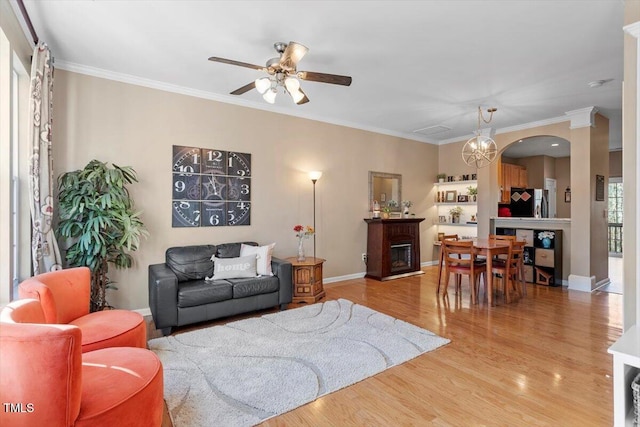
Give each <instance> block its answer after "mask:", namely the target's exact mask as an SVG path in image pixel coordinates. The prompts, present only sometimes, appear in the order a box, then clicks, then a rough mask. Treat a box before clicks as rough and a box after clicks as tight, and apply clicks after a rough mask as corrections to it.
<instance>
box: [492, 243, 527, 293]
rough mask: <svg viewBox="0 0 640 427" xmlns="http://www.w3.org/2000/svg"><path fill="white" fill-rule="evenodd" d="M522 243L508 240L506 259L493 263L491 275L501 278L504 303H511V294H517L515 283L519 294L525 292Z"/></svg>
mask: <svg viewBox="0 0 640 427" xmlns="http://www.w3.org/2000/svg"><path fill="white" fill-rule="evenodd" d="M524 244H525V243H524V242H519V241H516V240H509V252H508V255H507V258H506V259H504V260H502V259H500V260H495V261H494V262H493V265H492V268H491V273H492V274H499V275H500V276H502V280H501V282H502V289H503V292H504V299H505V302H506V303H510V302H511V292H512V291H514V292H518V289H517V286H516V283H517V282H520V284H521V293H522V294H523V295H524V292H526V284H525V283H524V274H523V263H522V260H523V255H524Z"/></svg>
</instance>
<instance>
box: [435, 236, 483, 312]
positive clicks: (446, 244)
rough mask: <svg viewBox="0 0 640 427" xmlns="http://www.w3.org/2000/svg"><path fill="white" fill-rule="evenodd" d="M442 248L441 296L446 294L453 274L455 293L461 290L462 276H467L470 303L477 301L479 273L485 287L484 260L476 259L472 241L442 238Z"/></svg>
mask: <svg viewBox="0 0 640 427" xmlns="http://www.w3.org/2000/svg"><path fill="white" fill-rule="evenodd" d="M442 248H443V252H444V257H443V258H444V274H445V282H444V292H443V294H442V295H443V296H447V291H448V288H449V280H450V278H451V274H455V279H456V284H455V287H456V294H458V293H461V291H462V276H463V275H464V276H469V292H470V293H471V303H472V304H476V303H477V296H478V279H479V278H480V276H481V275H483V277H484V281H485V289H486V286H487V285H486V281H487V278H486V275H484V272H485V268H486V266H485V263H484V261H479V260H478V259H477V251H476V250H475V248H474V247H473V242H472V241H456V240H442Z"/></svg>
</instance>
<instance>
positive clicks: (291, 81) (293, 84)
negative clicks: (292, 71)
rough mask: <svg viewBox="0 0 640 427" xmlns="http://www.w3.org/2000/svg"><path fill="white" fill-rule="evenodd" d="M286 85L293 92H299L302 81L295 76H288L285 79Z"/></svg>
mask: <svg viewBox="0 0 640 427" xmlns="http://www.w3.org/2000/svg"><path fill="white" fill-rule="evenodd" d="M284 86H285V87H286V88H287V90H288V91H289V92H291V93H292V94H293V92H297V91H298V89H300V82H299V81H298V79H296V78H294V77H287V78H286V79H284Z"/></svg>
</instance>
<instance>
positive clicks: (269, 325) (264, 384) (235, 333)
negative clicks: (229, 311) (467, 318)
mask: <svg viewBox="0 0 640 427" xmlns="http://www.w3.org/2000/svg"><path fill="white" fill-rule="evenodd" d="M448 342H449V340H448V339H445V338H442V337H439V336H437V335H435V334H433V333H432V332H429V331H427V330H425V329H422V328H419V327H417V326H414V325H411V324H409V323H406V322H403V321H401V320H398V319H394V318H393V317H390V316H387V315H385V314H382V313H378V312H377V311H374V310H371V309H369V308H367V307H364V306H361V305H358V304H354V303H352V302H351V301H348V300H345V299H340V300H337V301H327V302H325V303H320V304H314V305H310V306H306V307H302V308H296V309H293V310H286V311H281V312H277V313H273V314H268V315H265V316H262V317H257V318H252V319H245V320H240V321H237V322H231V323H228V324H226V325H222V326H213V327H210V328H205V329H200V330H197V331H192V332H186V333H182V334H177V335H175V336H169V337H163V338H156V339H154V340H151V341H149V348H150V349H151V350H153V351H154V352H155V353H156V354H157V355H158V356H159V357H160V359H161V360H162V364H163V365H164V375H165V376H164V381H165V383H164V396H165V400H166V402H167V406H168V407H169V412H170V413H171V418H172V421H173V425H174V427H182V426H185V427H186V426H250V425H255V424H257V423H259V422H261V421H264V420H266V419H268V418H271V417H274V416H276V415H279V414H282V413H284V412H287V411H290V410H292V409H294V408H297V407H298V406H301V405H304V404H305V403H308V402H312V401H313V400H315V399H317V398H318V397H320V396H323V395H325V394H328V393H331V392H334V391H336V390H339V389H341V388H343V387H346V386H348V385H351V384H354V383H356V382H358V381H361V380H363V379H365V378H367V377H370V376H372V375H375V374H377V373H379V372H382V371H384V370H385V369H387V368H390V367H392V366H395V365H398V364H401V363H403V362H406V361H407V360H410V359H413V358H414V357H417V356H419V355H421V354H423V353H426V352H429V351H431V350H434V349H436V348H438V347H440V346H442V345H444V344H447V343H448Z"/></svg>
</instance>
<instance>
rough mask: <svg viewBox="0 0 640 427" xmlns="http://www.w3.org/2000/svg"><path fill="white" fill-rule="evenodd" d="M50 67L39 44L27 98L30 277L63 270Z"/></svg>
mask: <svg viewBox="0 0 640 427" xmlns="http://www.w3.org/2000/svg"><path fill="white" fill-rule="evenodd" d="M52 95H53V66H52V64H51V52H50V51H49V48H48V47H47V45H46V44H45V43H43V42H40V43H39V44H38V45H37V46H36V47H35V49H34V51H33V58H32V62H31V88H30V96H29V143H30V145H31V147H30V148H31V157H30V159H29V192H30V201H31V229H32V231H31V258H32V266H31V267H32V270H33V274H40V273H44V272H47V271H52V270H59V269H60V268H62V259H61V258H60V250H59V249H58V243H57V241H56V238H55V235H54V232H53V227H52V224H53V190H54V187H53V167H52V165H53V160H52V157H51V110H52Z"/></svg>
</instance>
